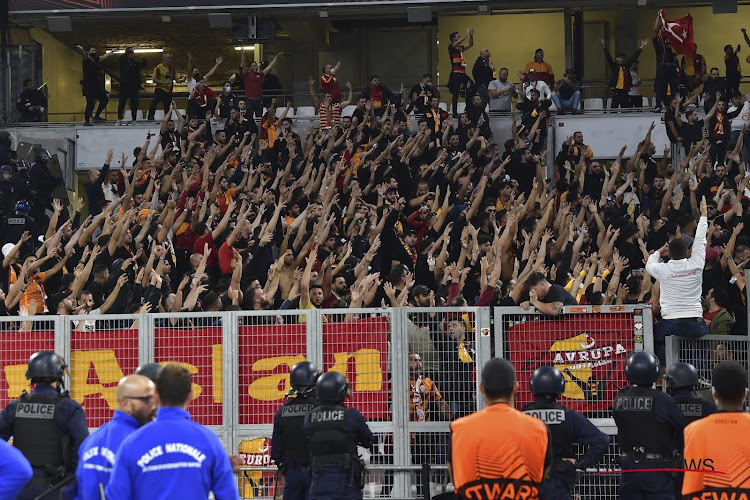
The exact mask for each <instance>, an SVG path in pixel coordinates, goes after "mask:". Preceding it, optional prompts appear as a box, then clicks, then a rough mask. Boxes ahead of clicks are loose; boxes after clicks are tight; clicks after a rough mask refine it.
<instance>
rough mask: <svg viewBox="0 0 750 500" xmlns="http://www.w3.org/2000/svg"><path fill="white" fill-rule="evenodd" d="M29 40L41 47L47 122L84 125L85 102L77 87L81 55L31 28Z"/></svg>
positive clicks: (79, 79)
mask: <svg viewBox="0 0 750 500" xmlns="http://www.w3.org/2000/svg"><path fill="white" fill-rule="evenodd" d="M31 38H32V39H34V40H35V41H37V42H38V43H40V44H41V45H42V75H43V78H44V81H45V82H47V86H48V90H49V112H50V117H49V121H51V122H52V121H72V120H74V119H76V120H80V121H83V112H84V109H85V108H86V99H85V98H84V97H83V95H82V94H81V85H80V84H79V83H78V82H80V81H81V78H83V70H82V68H81V55H80V54H79V53H78V52H77V51H76V50H75V49H72V48H70V47H68V46H66V45H64V44H62V43H60V42H59V41H58V40H56V39H55V38H53V37H52V36H51V35H50V34H49V33H47V32H45V31H43V30H40V29H38V28H32V30H31ZM40 83H41V82H40ZM52 113H65V114H62V115H53V114H52ZM73 113H78V114H77V115H76V116H74V115H73Z"/></svg>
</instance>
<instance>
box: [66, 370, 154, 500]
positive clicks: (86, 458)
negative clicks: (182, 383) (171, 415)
mask: <svg viewBox="0 0 750 500" xmlns="http://www.w3.org/2000/svg"><path fill="white" fill-rule="evenodd" d="M154 392H155V386H154V383H153V382H152V381H151V380H150V379H148V378H146V377H144V376H143V375H135V374H133V375H128V376H127V377H123V378H122V379H120V382H119V383H118V384H117V405H118V406H117V409H116V410H115V416H114V418H112V420H110V421H109V422H107V423H106V424H104V425H102V426H101V427H99V428H98V429H97V430H96V431H95V432H94V433H93V434H91V435H90V436H89V437H87V438H86V440H85V441H84V442H83V445H82V446H81V448H80V450H78V468H77V469H76V482H77V490H78V491H77V494H76V497H75V498H76V500H100V499H101V498H102V493H103V492H104V487H105V486H106V485H107V483H108V482H109V475H110V473H111V471H112V466H113V465H114V463H115V453H117V449H118V448H119V447H120V444H121V443H122V441H123V440H124V439H125V438H126V437H128V436H129V435H130V434H132V433H133V432H134V431H135V430H136V429H138V428H139V427H140V426H142V425H144V424H147V423H149V422H151V420H153V419H154V415H155V414H156V402H155V401H154Z"/></svg>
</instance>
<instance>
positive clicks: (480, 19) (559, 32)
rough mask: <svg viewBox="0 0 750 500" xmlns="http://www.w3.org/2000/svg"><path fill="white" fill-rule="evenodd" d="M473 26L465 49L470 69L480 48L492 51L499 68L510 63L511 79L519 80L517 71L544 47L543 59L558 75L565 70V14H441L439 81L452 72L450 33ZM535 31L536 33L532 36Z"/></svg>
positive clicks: (439, 25) (443, 83)
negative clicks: (468, 45)
mask: <svg viewBox="0 0 750 500" xmlns="http://www.w3.org/2000/svg"><path fill="white" fill-rule="evenodd" d="M469 26H473V27H474V47H472V48H471V49H469V50H468V51H467V52H466V53H464V57H465V58H466V65H467V66H468V68H467V69H468V72H469V74H471V68H472V67H473V66H474V61H476V59H477V57H479V49H481V48H483V47H486V48H488V49H490V52H491V53H492V56H491V57H492V63H493V64H494V66H495V68H496V69H500V68H501V67H503V66H504V67H507V68H508V70H509V71H510V78H509V79H510V80H511V81H517V80H518V71H519V70H523V68H524V67H525V66H526V63H528V62H529V61H531V60H533V59H534V51H535V50H536V49H538V48H542V49H543V50H544V60H545V61H547V62H548V63H550V64H551V65H552V69H553V70H554V71H555V75H556V77H557V76H558V75H559V76H561V75H562V74H563V73H564V72H565V28H564V19H563V14H562V13H559V14H509V15H500V14H496V15H492V16H487V15H482V16H480V15H477V16H440V17H439V18H438V41H439V42H440V43H439V45H438V47H437V50H438V69H439V73H440V75H439V80H438V81H439V84H440V85H446V84H447V83H448V77H449V76H450V72H451V65H450V60H449V59H448V44H449V43H450V41H449V39H448V36H449V35H450V34H451V33H452V32H454V31H458V32H459V33H461V34H465V33H466V28H467V27H469ZM529 33H533V36H529Z"/></svg>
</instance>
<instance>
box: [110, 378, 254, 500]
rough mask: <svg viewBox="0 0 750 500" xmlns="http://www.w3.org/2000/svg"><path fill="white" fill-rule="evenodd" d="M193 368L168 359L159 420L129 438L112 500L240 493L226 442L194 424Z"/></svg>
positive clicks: (159, 392) (115, 471)
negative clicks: (190, 370)
mask: <svg viewBox="0 0 750 500" xmlns="http://www.w3.org/2000/svg"><path fill="white" fill-rule="evenodd" d="M192 384H193V378H192V376H191V375H190V372H189V371H188V369H187V368H185V367H184V366H182V365H179V364H177V363H167V364H166V365H164V367H163V368H162V369H161V371H160V372H159V375H157V376H156V404H157V405H158V406H159V409H158V410H157V412H156V420H154V421H153V422H151V423H149V424H148V425H144V426H143V427H141V428H140V429H138V430H136V431H134V432H133V433H132V434H130V435H129V436H128V437H126V438H125V439H124V440H123V442H122V444H121V445H120V449H119V450H118V451H117V455H116V457H115V465H114V467H113V468H112V475H111V476H110V480H109V483H107V487H106V489H105V494H106V498H107V500H119V499H128V500H131V499H135V498H139V499H140V498H148V499H149V500H167V499H169V500H172V499H175V498H177V499H180V498H208V494H209V491H213V493H214V497H215V498H217V499H218V500H223V499H230V498H231V499H232V500H234V499H236V498H238V497H239V492H238V491H237V483H236V482H235V479H234V474H233V472H232V465H231V463H230V461H229V457H228V456H227V454H226V451H224V446H223V445H222V444H221V441H219V438H218V437H217V436H216V434H215V433H214V432H213V431H212V430H209V429H207V428H206V427H204V426H202V425H200V424H199V423H197V422H193V421H192V420H191V419H190V413H188V411H187V407H188V405H189V404H190V401H192V400H193V399H194V394H193V389H192Z"/></svg>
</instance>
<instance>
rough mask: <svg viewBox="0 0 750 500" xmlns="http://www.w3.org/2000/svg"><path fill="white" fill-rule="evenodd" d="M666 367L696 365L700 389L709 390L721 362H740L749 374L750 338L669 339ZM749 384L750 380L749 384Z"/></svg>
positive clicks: (714, 336)
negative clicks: (714, 368) (714, 373)
mask: <svg viewBox="0 0 750 500" xmlns="http://www.w3.org/2000/svg"><path fill="white" fill-rule="evenodd" d="M665 345H666V351H667V352H666V355H667V366H670V365H671V364H673V363H677V362H680V361H682V362H686V363H691V364H693V365H694V366H695V367H696V368H697V369H698V376H699V377H700V381H701V385H702V386H703V387H704V388H706V389H708V388H709V387H711V383H712V376H711V375H712V370H713V367H714V366H715V365H716V364H717V363H721V362H722V361H729V360H733V361H737V362H738V363H741V364H742V366H744V367H745V369H746V370H748V371H749V372H750V337H748V336H740V335H709V336H706V337H703V338H701V339H690V338H684V337H676V336H672V337H667V338H666V342H665ZM748 383H750V380H748Z"/></svg>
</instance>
